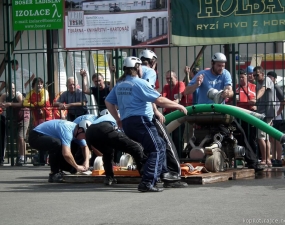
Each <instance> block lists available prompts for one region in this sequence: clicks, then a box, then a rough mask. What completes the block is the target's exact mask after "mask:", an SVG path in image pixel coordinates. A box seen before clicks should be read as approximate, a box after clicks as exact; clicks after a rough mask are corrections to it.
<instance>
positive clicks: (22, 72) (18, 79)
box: [12, 68, 33, 94]
mask: <svg viewBox="0 0 285 225" xmlns="http://www.w3.org/2000/svg"><path fill="white" fill-rule="evenodd" d="M32 75H33V73H32V72H29V71H28V70H26V69H22V68H18V69H17V70H16V71H14V70H12V82H13V83H14V84H15V88H16V91H19V92H20V93H22V94H24V93H26V89H25V83H26V82H27V81H28V80H29V79H30V77H31V76H32ZM28 87H29V86H27V88H28Z"/></svg>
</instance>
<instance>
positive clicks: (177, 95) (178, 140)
mask: <svg viewBox="0 0 285 225" xmlns="http://www.w3.org/2000/svg"><path fill="white" fill-rule="evenodd" d="M165 78H166V81H167V84H166V85H164V87H163V90H162V93H161V95H162V96H163V97H166V98H168V99H170V100H172V101H174V102H176V103H180V104H181V100H182V98H183V96H184V95H183V93H184V90H185V83H184V82H182V81H178V77H177V75H176V73H175V72H174V71H172V70H169V71H167V72H166V74H165ZM172 111H174V110H173V109H164V110H163V114H164V115H166V114H168V113H170V112H172ZM184 129H185V124H181V125H180V126H179V127H178V128H176V129H175V130H174V131H173V132H172V135H171V136H172V140H173V143H174V145H175V147H176V149H177V152H178V155H179V156H181V152H182V148H183V133H184Z"/></svg>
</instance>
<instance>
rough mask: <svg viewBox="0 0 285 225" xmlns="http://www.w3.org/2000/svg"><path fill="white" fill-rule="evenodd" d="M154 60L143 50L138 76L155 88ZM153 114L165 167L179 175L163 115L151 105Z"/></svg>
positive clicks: (167, 184) (174, 184)
mask: <svg viewBox="0 0 285 225" xmlns="http://www.w3.org/2000/svg"><path fill="white" fill-rule="evenodd" d="M154 58H155V59H156V58H157V57H156V55H155V53H154V52H153V51H151V50H147V49H146V50H143V51H141V52H140V59H141V61H142V74H141V75H139V76H141V77H142V79H144V80H146V81H148V83H149V84H150V85H151V86H152V87H153V88H155V85H156V80H157V79H156V77H157V75H156V72H155V70H154V69H152V68H150V65H151V64H152V61H153V59H154ZM152 107H153V112H154V115H155V120H154V122H155V127H156V129H157V131H158V135H159V136H160V137H161V138H163V140H164V141H165V143H166V159H165V160H166V165H167V169H168V170H169V171H171V172H173V173H177V174H179V175H180V172H181V168H180V161H179V156H178V153H177V150H176V147H175V145H174V143H173V141H172V138H171V137H170V135H169V133H168V131H167V129H166V127H165V125H164V122H165V117H164V115H163V114H162V113H161V112H160V111H159V110H158V109H157V107H156V105H155V104H154V103H152ZM186 186H188V185H187V183H185V182H181V181H176V182H171V183H170V182H167V181H165V182H164V184H163V187H165V188H171V187H175V188H180V187H186Z"/></svg>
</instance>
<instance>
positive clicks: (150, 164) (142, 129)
mask: <svg viewBox="0 0 285 225" xmlns="http://www.w3.org/2000/svg"><path fill="white" fill-rule="evenodd" d="M122 122H123V129H124V132H125V134H126V135H127V136H128V137H129V138H131V139H133V140H134V141H136V142H139V143H140V144H141V145H142V146H143V148H144V153H145V154H146V155H147V156H148V158H147V160H146V163H145V165H144V167H143V171H144V172H143V177H142V182H143V183H144V184H145V185H146V186H147V187H151V186H154V185H155V183H156V182H157V179H158V178H160V174H161V173H164V172H167V171H162V168H163V167H164V168H165V167H166V165H164V166H163V164H164V163H165V149H166V144H165V142H164V140H163V139H162V138H161V137H160V136H159V135H158V132H157V129H156V127H155V125H154V122H153V121H149V120H148V118H147V117H143V116H132V117H128V118H126V119H124V120H123V121H122Z"/></svg>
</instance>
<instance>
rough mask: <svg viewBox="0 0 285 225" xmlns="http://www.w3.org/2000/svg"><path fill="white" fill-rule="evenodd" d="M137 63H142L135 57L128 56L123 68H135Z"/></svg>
mask: <svg viewBox="0 0 285 225" xmlns="http://www.w3.org/2000/svg"><path fill="white" fill-rule="evenodd" d="M137 63H138V64H142V61H141V60H140V59H139V58H137V57H135V56H129V57H127V58H125V60H124V63H123V66H125V67H136V64H137Z"/></svg>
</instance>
